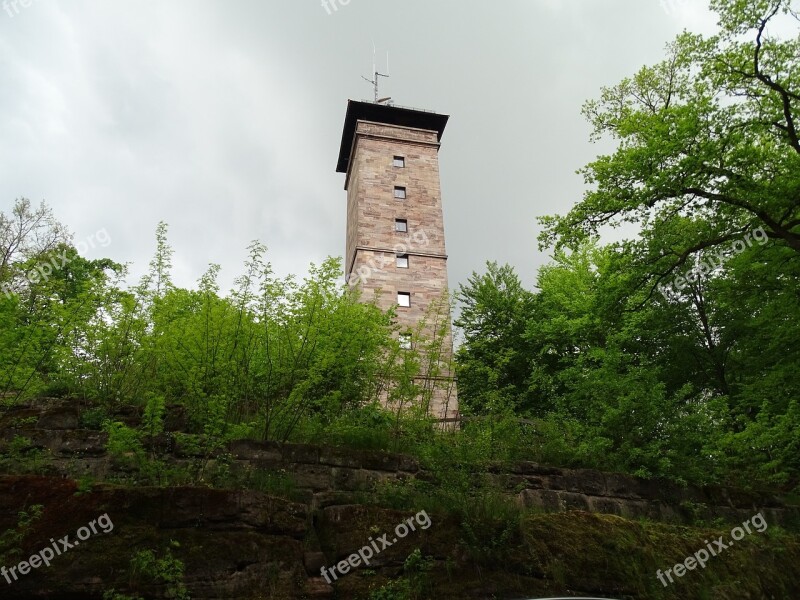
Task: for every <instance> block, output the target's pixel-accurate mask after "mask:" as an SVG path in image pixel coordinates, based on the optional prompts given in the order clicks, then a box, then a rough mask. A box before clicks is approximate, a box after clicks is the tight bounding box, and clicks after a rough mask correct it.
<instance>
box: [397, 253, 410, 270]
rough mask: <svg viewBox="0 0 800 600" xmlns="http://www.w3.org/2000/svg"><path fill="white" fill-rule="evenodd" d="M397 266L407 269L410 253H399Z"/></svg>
mask: <svg viewBox="0 0 800 600" xmlns="http://www.w3.org/2000/svg"><path fill="white" fill-rule="evenodd" d="M397 266H398V268H400V269H407V268H408V254H398V255H397Z"/></svg>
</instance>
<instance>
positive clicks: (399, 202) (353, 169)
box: [336, 100, 458, 418]
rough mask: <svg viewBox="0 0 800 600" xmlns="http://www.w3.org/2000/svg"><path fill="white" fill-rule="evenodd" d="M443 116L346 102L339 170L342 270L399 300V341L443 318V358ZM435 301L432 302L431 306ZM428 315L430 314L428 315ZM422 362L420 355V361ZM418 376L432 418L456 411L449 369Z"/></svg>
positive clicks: (446, 341)
mask: <svg viewBox="0 0 800 600" xmlns="http://www.w3.org/2000/svg"><path fill="white" fill-rule="evenodd" d="M448 118H449V117H448V116H447V115H440V114H437V113H434V112H430V111H425V110H418V109H409V108H401V107H396V106H387V105H384V104H378V103H373V102H356V101H354V100H350V101H349V102H348V105H347V115H346V116H345V121H344V131H343V133H342V144H341V149H340V151H339V162H338V165H337V167H336V170H337V172H339V173H345V183H344V189H345V190H346V191H347V240H346V251H345V265H344V268H345V276H346V278H347V281H348V282H349V283H350V285H352V286H355V285H359V286H361V288H362V290H363V292H364V298H365V299H371V298H372V297H373V296H374V294H376V293H377V294H378V303H379V305H380V307H381V308H383V309H388V308H391V307H392V306H397V319H398V323H399V325H400V327H401V336H403V339H402V343H403V344H404V345H405V344H410V343H411V341H410V339H409V338H407V337H406V335H407V334H405V333H404V332H405V331H409V332H410V331H415V330H416V329H417V327H418V325H419V324H420V322H421V321H422V320H423V319H425V318H427V321H426V323H427V324H428V325H427V326H426V327H425V328H424V329H423V331H422V335H423V337H427V338H429V339H430V337H431V336H432V335H433V334H434V330H436V329H437V328H436V327H434V326H433V325H432V323H433V322H434V321H436V320H437V319H438V321H439V322H440V323H441V322H443V320H446V324H447V327H446V333H445V335H444V336H443V337H439V338H438V339H439V340H440V341H441V357H442V359H443V361H442V362H443V363H445V364H447V363H449V359H450V358H451V356H452V349H453V341H452V334H451V329H450V312H449V306H448V305H446V304H445V305H444V306H442V300H443V299H444V300H445V302H446V298H447V291H448V286H447V253H446V252H445V245H444V219H443V216H442V195H441V184H440V180H439V145H440V141H441V138H442V134H443V133H444V128H445V126H446V125H447V120H448ZM437 307H438V308H437ZM432 313H435V314H433V315H432ZM425 363H426V360H425V359H424V357H423V364H425ZM422 375H423V377H422V378H421V381H418V382H417V383H419V384H420V385H421V386H422V387H423V388H424V389H426V390H432V393H429V395H430V404H429V406H428V410H429V412H430V413H431V414H432V415H434V416H436V417H437V418H448V417H454V416H456V415H457V413H458V400H457V396H456V388H455V381H454V378H453V373H451V372H450V371H449V369H448V368H447V367H444V368H440V369H439V372H438V373H435V374H433V375H431V371H430V370H426V369H424V368H423V373H422Z"/></svg>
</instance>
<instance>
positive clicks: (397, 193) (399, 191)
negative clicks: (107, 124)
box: [394, 185, 406, 200]
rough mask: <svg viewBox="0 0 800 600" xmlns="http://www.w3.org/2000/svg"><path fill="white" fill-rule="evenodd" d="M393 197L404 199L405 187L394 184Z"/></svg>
mask: <svg viewBox="0 0 800 600" xmlns="http://www.w3.org/2000/svg"><path fill="white" fill-rule="evenodd" d="M394 197H395V198H397V199H399V200H405V199H406V188H404V187H400V186H399V185H396V186H394Z"/></svg>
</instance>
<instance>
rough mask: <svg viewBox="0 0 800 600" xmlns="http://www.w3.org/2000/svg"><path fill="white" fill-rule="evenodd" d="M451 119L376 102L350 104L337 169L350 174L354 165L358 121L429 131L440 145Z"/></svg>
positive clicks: (350, 101)
mask: <svg viewBox="0 0 800 600" xmlns="http://www.w3.org/2000/svg"><path fill="white" fill-rule="evenodd" d="M449 118H450V117H449V116H448V115H440V114H439V113H435V112H431V111H428V110H420V109H418V108H406V107H403V106H387V105H385V104H376V103H374V102H365V101H360V102H359V101H356V100H348V101H347V115H346V116H345V118H344V129H343V131H342V145H341V147H340V148H339V162H338V163H337V165H336V172H337V173H347V167H348V164H349V163H350V151H351V149H352V147H353V138H354V137H355V133H356V124H357V123H358V121H374V122H376V123H386V124H387V125H400V126H403V127H415V128H417V129H427V130H429V131H435V132H436V133H437V135H438V138H439V141H441V139H442V134H443V133H444V128H445V126H446V125H447V120H448V119H449Z"/></svg>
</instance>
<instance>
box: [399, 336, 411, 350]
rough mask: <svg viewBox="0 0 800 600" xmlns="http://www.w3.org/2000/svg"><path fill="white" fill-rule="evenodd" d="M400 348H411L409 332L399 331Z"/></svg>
mask: <svg viewBox="0 0 800 600" xmlns="http://www.w3.org/2000/svg"><path fill="white" fill-rule="evenodd" d="M400 348H401V349H403V350H411V334H410V333H401V334H400Z"/></svg>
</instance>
